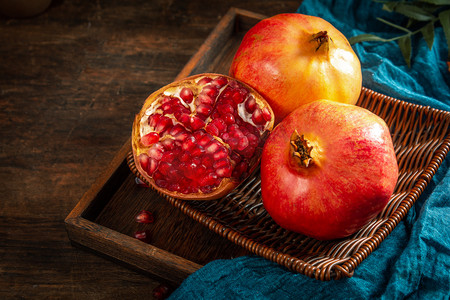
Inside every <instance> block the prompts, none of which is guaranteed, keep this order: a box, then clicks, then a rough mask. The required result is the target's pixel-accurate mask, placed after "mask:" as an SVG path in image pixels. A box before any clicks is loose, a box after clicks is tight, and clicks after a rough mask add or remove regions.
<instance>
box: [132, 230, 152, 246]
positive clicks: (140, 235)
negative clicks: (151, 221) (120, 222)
mask: <svg viewBox="0 0 450 300" xmlns="http://www.w3.org/2000/svg"><path fill="white" fill-rule="evenodd" d="M133 236H134V238H136V239H138V240H140V241H142V242H144V243H147V244H150V231H149V230H144V231H136V232H135V233H134V235H133Z"/></svg>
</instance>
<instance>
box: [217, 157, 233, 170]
mask: <svg viewBox="0 0 450 300" xmlns="http://www.w3.org/2000/svg"><path fill="white" fill-rule="evenodd" d="M230 166H231V164H230V161H229V160H228V159H226V158H223V159H220V160H217V161H216V162H214V164H213V167H214V169H219V168H222V167H230Z"/></svg>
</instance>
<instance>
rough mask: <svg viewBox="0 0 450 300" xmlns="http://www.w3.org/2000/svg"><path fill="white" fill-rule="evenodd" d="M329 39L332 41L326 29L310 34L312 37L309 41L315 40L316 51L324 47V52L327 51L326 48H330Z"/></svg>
mask: <svg viewBox="0 0 450 300" xmlns="http://www.w3.org/2000/svg"><path fill="white" fill-rule="evenodd" d="M330 41H333V40H332V39H331V37H330V36H329V35H328V32H327V31H319V32H318V33H315V34H313V35H312V39H311V40H310V42H316V43H317V44H318V46H317V48H316V52H317V51H318V50H319V49H320V48H323V49H325V52H326V53H328V50H329V49H330Z"/></svg>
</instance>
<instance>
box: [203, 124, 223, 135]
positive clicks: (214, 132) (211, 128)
mask: <svg viewBox="0 0 450 300" xmlns="http://www.w3.org/2000/svg"><path fill="white" fill-rule="evenodd" d="M206 131H207V132H208V133H210V134H212V135H215V136H218V135H219V133H220V131H219V129H218V128H217V127H216V126H215V125H214V124H213V123H209V124H208V125H206Z"/></svg>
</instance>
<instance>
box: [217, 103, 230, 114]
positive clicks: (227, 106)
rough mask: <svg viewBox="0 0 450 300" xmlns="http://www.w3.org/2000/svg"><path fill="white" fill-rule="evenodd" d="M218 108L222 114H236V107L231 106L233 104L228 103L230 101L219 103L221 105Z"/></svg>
mask: <svg viewBox="0 0 450 300" xmlns="http://www.w3.org/2000/svg"><path fill="white" fill-rule="evenodd" d="M217 110H218V111H219V112H220V113H221V114H226V113H229V114H234V108H233V106H231V105H230V104H228V103H224V104H219V105H218V106H217Z"/></svg>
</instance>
